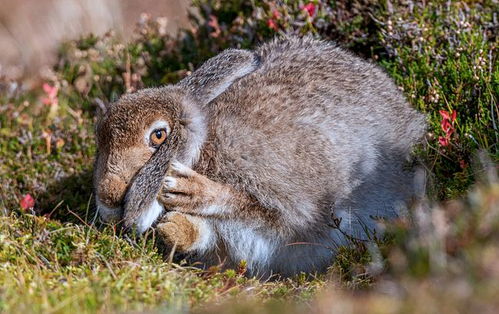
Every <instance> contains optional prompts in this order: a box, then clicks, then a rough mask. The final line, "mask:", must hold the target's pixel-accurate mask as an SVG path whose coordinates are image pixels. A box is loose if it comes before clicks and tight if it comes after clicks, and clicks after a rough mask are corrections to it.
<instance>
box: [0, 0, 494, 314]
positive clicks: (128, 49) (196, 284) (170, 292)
mask: <svg viewBox="0 0 499 314" xmlns="http://www.w3.org/2000/svg"><path fill="white" fill-rule="evenodd" d="M195 5H196V6H197V7H198V8H199V15H198V17H193V25H194V26H193V27H192V28H191V29H189V30H185V31H181V32H180V33H179V35H178V36H176V37H175V36H174V37H171V36H168V35H166V34H164V33H162V32H161V23H160V22H158V21H157V20H144V21H143V22H142V23H141V24H140V25H139V26H138V30H137V34H136V37H135V38H134V39H133V40H131V41H130V42H129V43H127V44H125V43H123V42H122V41H120V39H119V38H117V37H115V36H114V35H113V34H112V33H110V34H107V35H104V36H101V37H95V36H86V37H83V38H81V39H79V40H75V41H70V42H66V43H64V44H63V45H62V46H61V47H60V50H59V54H58V56H57V62H56V63H55V64H54V67H53V68H52V71H51V72H50V73H46V74H45V75H44V76H43V77H42V81H43V82H42V83H41V84H40V85H39V86H34V87H30V88H27V87H26V85H23V83H22V80H20V81H12V80H8V79H7V78H2V79H1V82H0V138H1V141H0V178H1V181H0V184H1V185H0V196H1V202H0V211H1V215H0V311H5V312H21V311H29V312H69V311H77V312H121V311H141V310H151V311H188V310H189V309H192V310H194V311H199V312H244V313H249V312H269V313H272V312H282V311H284V310H286V311H295V312H302V311H303V310H308V311H312V312H317V313H322V312H330V311H334V310H337V311H339V312H365V311H366V310H369V311H372V312H402V311H403V312H442V311H446V312H463V311H470V312H471V311H474V310H476V311H481V312H493V311H494V309H495V308H497V306H499V304H498V302H499V300H497V297H496V296H497V295H498V294H499V267H498V263H497V260H498V259H499V245H498V244H497V243H499V241H498V240H499V183H498V180H497V170H498V168H497V161H498V145H497V143H498V140H497V139H498V136H499V135H498V127H497V126H498V125H499V121H498V117H499V110H498V107H497V100H498V83H499V67H498V64H497V44H498V40H497V38H498V37H497V31H498V29H499V28H498V24H497V18H494V12H497V11H498V10H497V9H498V3H497V1H480V2H478V1H453V2H440V1H437V2H434V1H432V2H425V1H410V2H407V3H406V2H390V1H387V2H384V1H382V2H380V1H369V0H359V1H310V2H306V1H305V2H300V1H296V2H286V3H285V4H284V3H280V2H275V1H254V2H251V3H247V2H242V1H196V2H195ZM201 17H202V18H201ZM282 33H295V34H304V33H311V34H314V35H315V36H317V37H321V38H324V39H327V40H335V41H336V42H338V44H339V45H341V46H343V47H345V48H347V49H350V50H352V51H354V52H355V53H357V54H359V55H361V56H363V57H364V58H367V59H370V60H371V61H372V62H376V63H378V64H379V65H380V66H382V67H383V68H385V69H386V71H387V72H388V73H389V75H390V76H392V77H393V78H394V79H395V81H396V82H397V84H398V85H399V86H400V88H401V89H402V90H403V91H404V93H405V95H406V97H407V98H408V100H409V101H410V103H411V104H412V105H414V106H415V107H416V108H417V109H418V110H420V111H422V112H424V113H426V114H427V116H428V121H429V130H428V135H427V137H426V138H425V141H424V143H422V144H421V145H420V147H418V148H417V149H416V152H415V153H416V156H417V162H418V163H419V164H422V165H424V167H425V169H426V170H427V173H428V179H429V180H428V184H427V195H428V199H427V200H425V201H423V202H421V203H418V204H415V206H414V208H413V209H412V210H411V214H410V217H408V218H407V219H402V220H400V221H396V222H390V223H387V224H386V230H387V232H386V235H385V236H384V237H383V238H381V239H377V240H376V241H375V242H374V243H352V246H351V247H349V248H342V249H341V250H340V251H339V253H338V256H337V258H336V259H335V260H334V261H331V267H330V270H329V271H328V272H327V273H326V274H320V275H309V276H307V275H300V276H297V277H296V278H290V279H282V278H281V279H279V278H275V279H274V280H270V281H267V280H265V281H262V280H258V279H255V278H246V277H245V276H244V272H245V268H244V263H242V264H241V266H240V267H239V269H235V270H228V271H221V270H220V269H217V268H212V269H209V270H199V269H196V268H195V267H193V266H192V265H187V264H185V263H183V262H182V261H181V260H177V259H175V260H173V259H172V258H173V256H170V255H169V254H168V253H166V254H161V253H159V252H160V251H159V250H158V247H157V245H156V243H157V241H156V238H155V234H154V233H153V232H150V233H149V234H147V235H146V236H145V237H142V238H130V237H127V236H125V235H123V234H121V233H120V231H119V230H116V228H114V227H113V226H107V225H103V224H101V223H99V221H98V220H97V219H96V217H95V213H94V209H93V196H92V191H93V189H92V178H91V172H92V167H93V158H94V155H95V143H94V139H93V128H94V124H95V121H96V119H97V117H98V115H99V107H100V105H102V104H103V103H107V102H109V101H113V100H115V99H116V98H117V97H119V95H121V94H122V93H124V92H131V91H133V90H136V89H137V88H141V87H144V86H157V85H160V84H167V83H172V82H175V81H177V80H178V79H180V78H182V77H184V76H185V75H187V74H188V72H189V71H192V70H193V69H194V68H196V67H197V66H198V65H199V64H200V63H202V62H203V61H204V60H206V59H207V58H209V57H210V56H212V55H214V54H216V53H217V52H219V51H221V50H222V49H224V48H227V47H240V48H250V47H253V46H254V45H256V44H258V43H259V42H262V41H264V40H267V39H268V38H271V37H273V36H276V35H279V34H282Z"/></svg>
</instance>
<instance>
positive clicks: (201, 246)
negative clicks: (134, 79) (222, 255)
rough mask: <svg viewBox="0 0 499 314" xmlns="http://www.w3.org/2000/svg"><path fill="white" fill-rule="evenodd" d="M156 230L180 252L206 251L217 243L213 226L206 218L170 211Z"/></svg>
mask: <svg viewBox="0 0 499 314" xmlns="http://www.w3.org/2000/svg"><path fill="white" fill-rule="evenodd" d="M156 230H157V231H158V233H159V235H160V237H161V239H162V240H163V241H164V242H165V243H166V244H167V245H168V246H170V247H174V248H175V249H176V251H177V252H180V253H205V252H206V251H208V250H210V249H211V248H213V247H214V246H215V245H216V244H215V241H216V240H215V236H214V232H213V229H212V226H211V225H210V224H209V222H208V221H207V219H206V218H202V217H196V216H191V215H188V214H183V213H179V212H168V213H167V214H166V215H165V216H164V217H163V218H162V219H161V221H160V222H159V223H158V225H157V226H156Z"/></svg>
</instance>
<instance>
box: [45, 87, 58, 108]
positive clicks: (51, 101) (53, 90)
mask: <svg viewBox="0 0 499 314" xmlns="http://www.w3.org/2000/svg"><path fill="white" fill-rule="evenodd" d="M43 91H44V92H45V94H46V95H47V97H45V98H43V99H42V101H43V103H44V104H45V105H57V104H58V103H59V99H58V98H57V93H58V92H59V88H57V87H56V86H50V85H49V84H47V83H44V84H43Z"/></svg>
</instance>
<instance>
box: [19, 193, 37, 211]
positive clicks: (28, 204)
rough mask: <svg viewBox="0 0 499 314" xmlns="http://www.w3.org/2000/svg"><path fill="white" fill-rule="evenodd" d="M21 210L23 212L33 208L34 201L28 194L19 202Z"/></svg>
mask: <svg viewBox="0 0 499 314" xmlns="http://www.w3.org/2000/svg"><path fill="white" fill-rule="evenodd" d="M19 204H20V205H21V208H22V209H24V210H28V209H31V208H33V207H35V199H34V198H33V196H31V195H30V194H26V195H25V196H24V197H23V198H22V199H21V201H20V202H19Z"/></svg>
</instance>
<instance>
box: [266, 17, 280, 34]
mask: <svg viewBox="0 0 499 314" xmlns="http://www.w3.org/2000/svg"><path fill="white" fill-rule="evenodd" d="M267 26H268V27H269V28H271V29H273V30H275V31H277V30H278V27H277V23H276V22H275V21H274V20H273V19H269V20H268V21H267Z"/></svg>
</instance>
